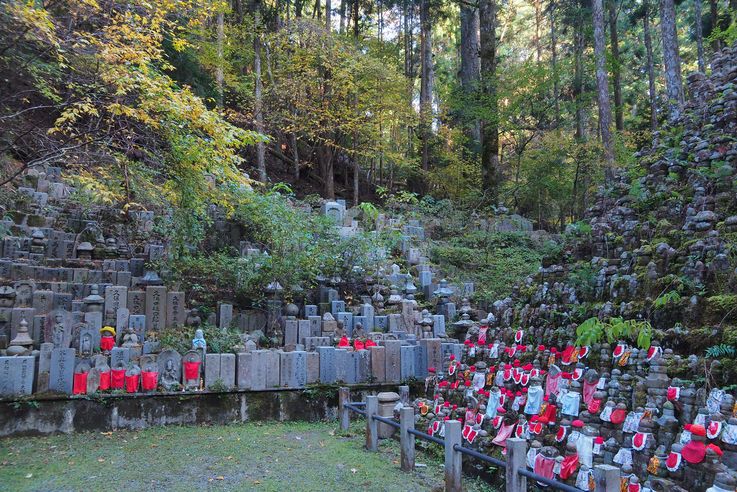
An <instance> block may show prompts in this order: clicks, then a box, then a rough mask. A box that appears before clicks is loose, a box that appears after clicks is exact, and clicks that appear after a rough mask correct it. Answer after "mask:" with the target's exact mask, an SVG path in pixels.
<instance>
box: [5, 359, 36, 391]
mask: <svg viewBox="0 0 737 492" xmlns="http://www.w3.org/2000/svg"><path fill="white" fill-rule="evenodd" d="M34 366H35V357H33V356H15V357H0V395H30V394H32V393H33V376H34Z"/></svg>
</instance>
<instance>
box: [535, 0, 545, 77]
mask: <svg viewBox="0 0 737 492" xmlns="http://www.w3.org/2000/svg"><path fill="white" fill-rule="evenodd" d="M533 3H534V4H535V39H534V43H535V52H536V59H535V61H536V62H537V63H538V64H540V61H541V60H542V57H543V46H542V43H541V42H540V37H541V36H540V33H541V32H542V23H543V10H542V0H533Z"/></svg>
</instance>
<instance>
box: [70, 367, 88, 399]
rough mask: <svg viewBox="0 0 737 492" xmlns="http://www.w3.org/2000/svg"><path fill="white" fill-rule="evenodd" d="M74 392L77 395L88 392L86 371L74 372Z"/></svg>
mask: <svg viewBox="0 0 737 492" xmlns="http://www.w3.org/2000/svg"><path fill="white" fill-rule="evenodd" d="M72 393H74V394H75V395H84V394H86V393H87V373H86V372H79V373H74V385H73V387H72Z"/></svg>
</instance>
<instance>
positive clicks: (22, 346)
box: [6, 318, 33, 355]
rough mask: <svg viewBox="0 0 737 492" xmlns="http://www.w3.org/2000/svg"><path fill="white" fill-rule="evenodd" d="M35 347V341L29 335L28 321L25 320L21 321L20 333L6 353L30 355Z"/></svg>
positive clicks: (11, 342)
mask: <svg viewBox="0 0 737 492" xmlns="http://www.w3.org/2000/svg"><path fill="white" fill-rule="evenodd" d="M32 347H33V339H32V338H31V336H30V335H29V334H28V321H26V319H25V318H23V319H21V320H20V327H19V328H18V333H17V334H16V335H15V338H13V339H12V340H11V341H10V345H9V346H8V348H7V350H6V353H7V354H8V355H29V354H30V353H31V348H32Z"/></svg>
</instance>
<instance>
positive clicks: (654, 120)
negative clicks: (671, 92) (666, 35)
mask: <svg viewBox="0 0 737 492" xmlns="http://www.w3.org/2000/svg"><path fill="white" fill-rule="evenodd" d="M643 6H644V13H643V16H642V32H643V37H644V38H645V51H646V53H647V84H648V96H649V99H650V129H651V130H652V131H655V130H657V129H658V108H657V105H656V101H655V62H654V61H653V42H652V38H651V36H650V2H649V1H648V0H645V1H644V2H643Z"/></svg>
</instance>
